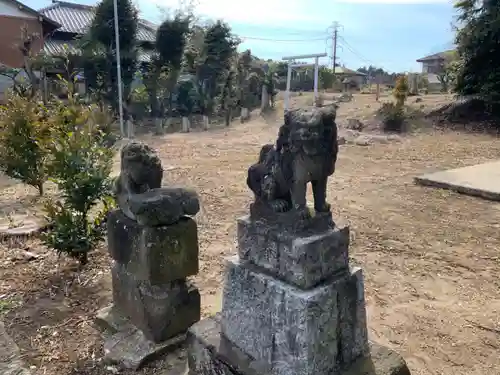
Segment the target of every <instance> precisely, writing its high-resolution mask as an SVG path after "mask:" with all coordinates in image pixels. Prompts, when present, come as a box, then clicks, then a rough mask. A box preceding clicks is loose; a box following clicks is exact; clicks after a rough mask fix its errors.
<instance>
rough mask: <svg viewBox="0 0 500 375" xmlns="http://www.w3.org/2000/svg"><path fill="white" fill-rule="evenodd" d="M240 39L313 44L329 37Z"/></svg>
mask: <svg viewBox="0 0 500 375" xmlns="http://www.w3.org/2000/svg"><path fill="white" fill-rule="evenodd" d="M239 37H240V38H241V39H243V40H261V41H268V42H293V43H295V42H313V41H319V40H325V39H326V38H327V36H326V35H325V36H324V37H321V38H309V39H272V38H258V37H252V36H242V35H239Z"/></svg>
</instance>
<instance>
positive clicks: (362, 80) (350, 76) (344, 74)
mask: <svg viewBox="0 0 500 375" xmlns="http://www.w3.org/2000/svg"><path fill="white" fill-rule="evenodd" d="M335 76H336V77H337V78H338V79H339V82H341V83H342V86H343V89H349V88H356V89H359V88H360V87H361V86H363V85H365V84H366V83H367V79H368V76H367V75H366V74H365V73H361V72H358V71H356V70H352V69H348V68H346V67H345V66H336V67H335Z"/></svg>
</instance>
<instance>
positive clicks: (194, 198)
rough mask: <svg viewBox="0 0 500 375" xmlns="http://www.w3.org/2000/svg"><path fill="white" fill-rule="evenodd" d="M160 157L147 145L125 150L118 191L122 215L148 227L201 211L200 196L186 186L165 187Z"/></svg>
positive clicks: (135, 145)
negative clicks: (163, 185) (162, 185)
mask: <svg viewBox="0 0 500 375" xmlns="http://www.w3.org/2000/svg"><path fill="white" fill-rule="evenodd" d="M162 179H163V168H162V165H161V161H160V158H159V157H158V155H156V153H155V151H154V150H153V149H152V148H151V147H149V146H148V145H146V144H143V143H140V142H130V143H128V144H126V145H125V146H123V148H122V150H121V170H120V175H119V176H118V177H117V178H116V180H115V185H114V192H115V195H116V199H117V203H118V206H119V207H120V209H121V210H122V212H123V213H124V214H125V215H126V216H127V217H129V218H130V219H133V220H136V221H137V222H138V223H139V224H142V225H147V226H159V225H170V224H174V223H176V222H177V221H179V219H180V218H181V217H182V216H194V215H196V214H197V213H198V211H199V209H200V203H199V199H198V195H197V194H196V192H195V191H193V190H191V189H187V188H184V187H164V188H162V187H161V183H162Z"/></svg>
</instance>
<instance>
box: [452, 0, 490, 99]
mask: <svg viewBox="0 0 500 375" xmlns="http://www.w3.org/2000/svg"><path fill="white" fill-rule="evenodd" d="M455 8H456V9H457V10H458V12H459V15H458V22H459V28H458V30H457V34H456V44H457V53H458V57H459V61H460V63H459V64H458V66H457V68H458V69H457V77H456V86H455V91H456V92H457V93H458V94H460V95H464V96H470V95H474V96H480V97H481V98H483V99H484V100H485V101H487V102H488V103H490V104H492V105H494V104H498V103H500V45H499V44H498V40H499V38H500V22H499V21H500V7H499V5H498V2H495V1H479V0H463V1H459V2H458V3H456V4H455Z"/></svg>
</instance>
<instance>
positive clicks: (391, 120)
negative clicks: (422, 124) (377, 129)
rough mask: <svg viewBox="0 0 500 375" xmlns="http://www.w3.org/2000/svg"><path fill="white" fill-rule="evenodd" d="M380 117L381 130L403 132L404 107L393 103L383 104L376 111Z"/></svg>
mask: <svg viewBox="0 0 500 375" xmlns="http://www.w3.org/2000/svg"><path fill="white" fill-rule="evenodd" d="M378 113H379V114H380V115H381V116H382V124H383V130H384V131H385V132H398V133H400V132H403V131H404V128H405V112H404V107H403V106H400V105H398V104H395V103H392V102H391V103H384V104H382V107H381V108H380V109H379V110H378Z"/></svg>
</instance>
